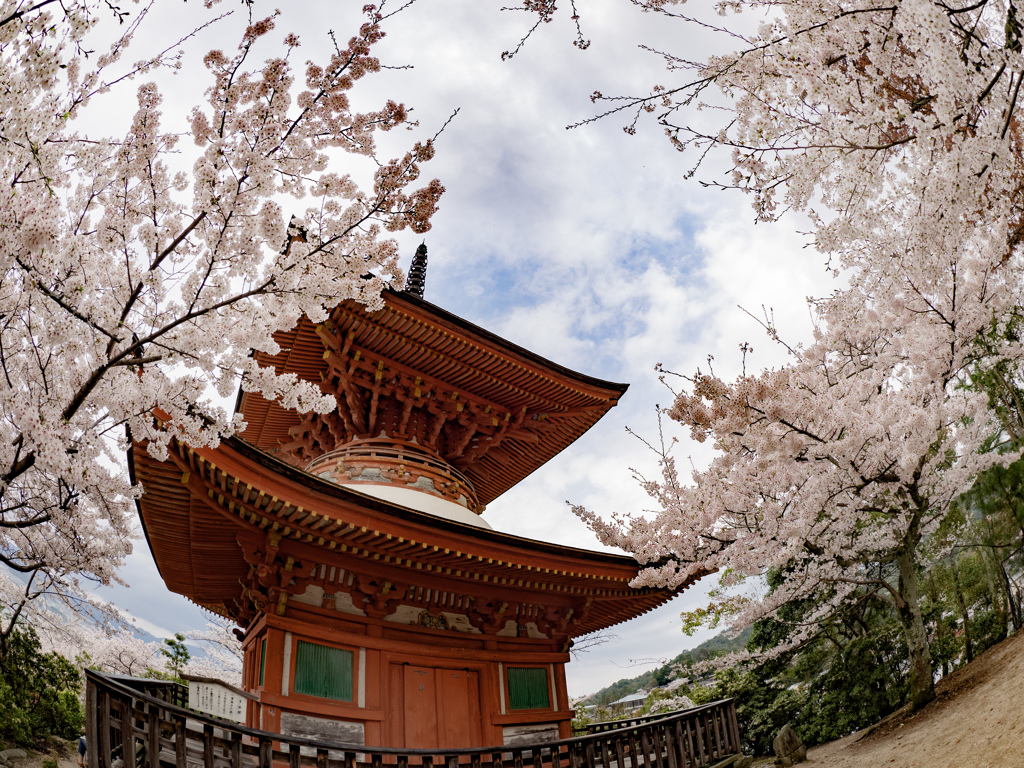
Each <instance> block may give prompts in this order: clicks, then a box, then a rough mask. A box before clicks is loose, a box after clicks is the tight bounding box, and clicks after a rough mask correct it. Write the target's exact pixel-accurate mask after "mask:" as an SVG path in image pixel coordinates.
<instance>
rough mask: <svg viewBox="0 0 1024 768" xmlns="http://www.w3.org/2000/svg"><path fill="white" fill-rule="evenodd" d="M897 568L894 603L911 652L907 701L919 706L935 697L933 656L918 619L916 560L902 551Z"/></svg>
mask: <svg viewBox="0 0 1024 768" xmlns="http://www.w3.org/2000/svg"><path fill="white" fill-rule="evenodd" d="M897 562H898V563H899V567H900V584H899V593H900V597H901V598H902V603H901V604H898V605H897V606H896V612H897V614H898V615H899V619H900V625H901V626H902V627H903V636H904V637H905V638H906V641H907V650H908V651H909V652H910V703H911V705H912V706H913V708H914V709H915V710H916V709H920V708H921V707H923V706H924V705H925V704H927V703H928V702H929V701H932V700H933V699H934V698H935V678H934V676H933V674H932V655H931V652H930V651H929V650H928V633H927V632H925V628H924V620H923V619H922V618H921V605H920V597H919V595H918V579H917V563H916V562H915V561H914V556H913V553H911V552H905V553H904V554H902V555H900V557H899V559H898V561H897Z"/></svg>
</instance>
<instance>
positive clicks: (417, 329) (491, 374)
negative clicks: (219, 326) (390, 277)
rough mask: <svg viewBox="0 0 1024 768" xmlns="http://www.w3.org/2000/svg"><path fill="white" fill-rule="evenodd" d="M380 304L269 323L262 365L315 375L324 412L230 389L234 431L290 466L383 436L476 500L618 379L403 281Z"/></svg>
mask: <svg viewBox="0 0 1024 768" xmlns="http://www.w3.org/2000/svg"><path fill="white" fill-rule="evenodd" d="M383 299H384V308H383V309H380V310H378V311H375V312H368V311H367V310H366V308H365V307H364V306H363V305H361V304H358V303H356V302H354V301H345V302H343V303H341V304H339V305H338V306H337V307H336V308H335V309H334V310H333V311H332V312H331V315H330V318H329V320H328V321H326V322H324V323H321V324H314V323H312V322H311V321H309V320H308V319H306V318H303V319H302V320H301V321H300V323H299V324H298V325H297V326H296V327H295V328H294V329H292V330H291V331H288V332H282V333H278V334H276V335H275V339H276V341H277V342H278V344H279V346H280V350H281V351H280V352H279V353H278V354H276V355H268V354H263V353H255V357H256V360H257V361H258V362H259V363H260V364H261V365H264V366H273V367H274V368H275V369H276V370H277V371H278V372H279V373H286V372H287V373H294V374H296V375H298V376H299V377H300V378H302V379H304V380H306V381H310V382H316V383H319V385H320V387H321V389H322V391H324V392H325V393H327V394H331V395H334V396H335V397H336V398H337V400H338V410H337V412H335V413H332V414H326V415H316V414H307V415H303V414H299V413H297V412H295V411H292V410H288V409H286V408H284V407H282V406H281V405H279V404H278V403H274V402H269V401H267V400H266V399H264V398H263V397H262V396H261V395H259V394H256V393H249V392H243V393H240V395H239V399H238V404H237V408H236V410H238V411H239V412H241V413H242V414H243V415H244V417H245V420H246V422H247V428H246V430H245V431H244V432H243V433H242V434H241V437H242V438H243V439H244V440H246V441H247V442H249V443H251V444H253V445H254V446H256V447H257V448H259V449H261V450H263V451H266V452H268V453H272V454H274V455H275V456H277V457H278V458H279V459H281V460H283V461H285V462H288V463H290V464H292V465H294V466H298V467H305V466H306V465H307V464H308V463H309V462H310V461H311V460H313V459H315V458H317V456H320V455H323V454H324V453H327V452H328V451H331V450H334V449H335V448H337V447H338V446H340V445H344V444H345V443H348V442H350V441H352V440H356V439H361V438H377V437H379V436H380V435H382V434H383V435H385V436H386V437H389V438H394V439H396V440H400V441H403V442H404V443H406V444H413V445H418V446H420V447H422V448H423V449H424V450H425V451H427V452H430V453H434V454H436V455H437V456H438V457H440V458H441V459H443V460H444V461H446V462H448V463H449V464H450V465H451V466H453V467H454V468H456V469H457V470H458V471H459V472H461V473H462V474H463V475H464V476H465V477H467V478H468V479H469V480H470V481H471V482H472V484H473V486H474V488H475V489H476V493H477V497H478V499H479V502H480V504H481V505H486V504H488V503H489V502H490V501H492V500H493V499H495V498H496V497H498V496H499V495H500V494H502V493H504V492H505V491H506V490H508V489H509V488H511V487H512V486H513V485H515V484H516V483H518V482H519V481H520V480H522V479H523V478H524V477H526V476H527V475H529V474H530V473H531V472H533V471H535V470H536V469H538V468H539V467H540V466H542V465H543V464H544V463H545V462H547V461H549V460H550V459H551V458H552V457H554V456H555V455H557V454H558V453H559V452H561V451H562V450H563V449H565V448H566V447H567V446H568V445H569V444H570V443H572V442H573V441H574V440H576V439H577V438H578V437H579V436H580V435H582V434H583V433H584V432H586V431H587V430H588V429H589V428H590V427H591V426H593V425H594V423H595V422H597V420H598V419H600V418H601V417H602V416H603V415H604V414H605V413H606V412H607V411H608V410H609V409H610V408H611V407H613V406H614V405H615V404H616V403H617V402H618V399H619V398H620V397H621V396H622V394H623V393H624V392H625V391H626V388H627V386H628V385H626V384H616V383H612V382H607V381H602V380H599V379H596V378H593V377H590V376H586V375H584V374H581V373H577V372H575V371H571V370H569V369H567V368H564V367H563V366H560V365H558V364H556V363H553V362H551V361H550V360H546V359H544V358H543V357H540V356H539V355H536V354H534V353H532V352H529V351H528V350H525V349H523V348H522V347H519V346H517V345H515V344H513V343H511V342H509V341H507V340H505V339H502V338H500V337H499V336H496V335H495V334H493V333H490V332H489V331H486V330H484V329H483V328H479V327H477V326H475V325H473V324H472V323H469V322H467V321H466V320H463V319H461V318H459V317H456V316H455V315H452V314H450V313H448V312H446V311H444V310H443V309H440V308H439V307H436V306H434V305H433V304H430V303H429V302H426V301H423V300H422V299H418V298H416V297H414V296H412V295H410V294H407V293H398V292H393V291H386V292H385V293H384V295H383Z"/></svg>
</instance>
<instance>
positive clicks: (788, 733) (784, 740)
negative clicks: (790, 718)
mask: <svg viewBox="0 0 1024 768" xmlns="http://www.w3.org/2000/svg"><path fill="white" fill-rule="evenodd" d="M772 749H773V750H775V764H776V765H777V766H779V768H789V767H790V766H791V765H795V764H796V763H802V762H803V761H804V760H806V759H807V747H805V746H804V744H803V742H802V741H800V737H799V736H797V735H796V731H794V730H793V727H792V726H791V725H790V724H789V723H786V724H785V725H784V726H782V730H780V731H779V735H778V736H776V737H775V740H774V741H773V742H772Z"/></svg>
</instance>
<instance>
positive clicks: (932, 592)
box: [928, 571, 949, 677]
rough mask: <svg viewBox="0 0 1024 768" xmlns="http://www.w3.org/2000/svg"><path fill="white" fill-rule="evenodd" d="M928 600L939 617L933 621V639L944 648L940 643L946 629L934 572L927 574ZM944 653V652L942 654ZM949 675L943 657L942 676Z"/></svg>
mask: <svg viewBox="0 0 1024 768" xmlns="http://www.w3.org/2000/svg"><path fill="white" fill-rule="evenodd" d="M928 598H929V599H930V600H931V601H932V604H934V605H937V606H938V611H939V615H938V617H937V618H936V619H935V639H936V640H938V642H939V643H940V645H939V647H940V648H944V646H943V645H942V641H943V640H945V639H946V634H947V629H946V622H945V621H944V620H943V619H944V616H943V613H944V611H943V603H942V598H941V596H940V595H939V588H938V586H937V585H936V584H935V572H934V571H929V572H928ZM943 653H945V652H943ZM948 674H949V659H948V658H946V657H945V655H943V659H942V676H943V677H945V676H946V675H948Z"/></svg>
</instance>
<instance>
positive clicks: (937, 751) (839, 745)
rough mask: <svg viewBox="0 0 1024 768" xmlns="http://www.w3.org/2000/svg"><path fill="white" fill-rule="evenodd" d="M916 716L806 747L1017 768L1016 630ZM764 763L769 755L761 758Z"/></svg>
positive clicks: (849, 757) (1019, 674)
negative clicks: (764, 758)
mask: <svg viewBox="0 0 1024 768" xmlns="http://www.w3.org/2000/svg"><path fill="white" fill-rule="evenodd" d="M937 688H938V691H937V693H938V697H937V698H936V700H935V701H933V702H932V703H931V704H929V705H928V706H927V707H925V708H924V709H922V710H921V711H920V712H918V713H916V714H910V713H909V712H908V711H900V712H897V713H896V714H895V715H892V716H890V717H889V718H887V720H885V721H883V722H882V723H881V724H880V725H877V726H876V727H874V728H873V729H867V731H869V732H866V731H860V732H858V733H854V734H851V735H850V736H847V737H846V738H844V739H840V740H838V741H833V742H830V743H828V744H823V745H821V746H820V747H814V748H813V749H811V750H810V751H809V752H808V754H807V765H808V766H821V768H826V766H827V768H965V767H966V766H970V768H1017V767H1018V766H1024V706H1022V700H1024V632H1018V633H1017V634H1016V635H1014V636H1013V637H1011V638H1009V639H1008V640H1006V641H1004V642H1002V643H1000V644H999V645H997V646H995V647H994V648H990V649H989V650H988V651H986V652H985V653H984V654H982V655H981V656H980V657H979V658H977V659H975V660H974V662H973V663H971V664H970V665H968V666H966V667H963V668H962V669H958V670H957V671H956V672H954V673H953V674H952V675H949V676H948V677H945V678H943V679H942V680H941V681H940V682H939V684H938V686H937ZM75 747H76V743H75V742H69V743H67V744H58V745H57V747H56V749H52V750H50V751H49V752H48V753H35V754H32V755H30V756H29V757H27V758H24V759H22V760H16V761H14V768H42V765H43V760H47V759H49V760H57V764H58V768H78V763H77V759H76V758H77V754H76V753H75ZM763 764H764V765H771V762H770V761H766V762H764V763H763Z"/></svg>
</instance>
